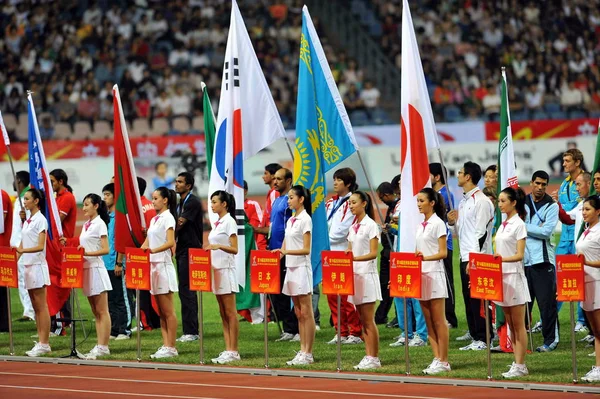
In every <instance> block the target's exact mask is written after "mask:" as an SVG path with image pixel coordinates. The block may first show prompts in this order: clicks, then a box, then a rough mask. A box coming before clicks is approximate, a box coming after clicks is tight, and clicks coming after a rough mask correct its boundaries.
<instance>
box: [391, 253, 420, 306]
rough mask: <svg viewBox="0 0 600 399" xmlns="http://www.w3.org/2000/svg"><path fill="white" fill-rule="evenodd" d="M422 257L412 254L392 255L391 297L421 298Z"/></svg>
mask: <svg viewBox="0 0 600 399" xmlns="http://www.w3.org/2000/svg"><path fill="white" fill-rule="evenodd" d="M421 262H422V258H421V257H420V256H415V254H414V253H410V252H392V253H391V254H390V296H392V297H394V298H421Z"/></svg>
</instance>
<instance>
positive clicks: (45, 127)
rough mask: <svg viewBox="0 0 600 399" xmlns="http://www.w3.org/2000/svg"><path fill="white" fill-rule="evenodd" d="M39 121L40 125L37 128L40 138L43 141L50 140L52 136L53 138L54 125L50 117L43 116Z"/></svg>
mask: <svg viewBox="0 0 600 399" xmlns="http://www.w3.org/2000/svg"><path fill="white" fill-rule="evenodd" d="M41 119H42V123H41V124H40V126H39V129H40V137H41V138H42V139H43V140H47V139H51V138H52V136H54V123H53V121H52V117H51V116H50V115H44V116H43V117H42V118H41Z"/></svg>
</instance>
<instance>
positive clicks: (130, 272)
mask: <svg viewBox="0 0 600 399" xmlns="http://www.w3.org/2000/svg"><path fill="white" fill-rule="evenodd" d="M125 276H126V279H125V283H126V285H127V288H129V289H130V290H149V289H150V252H148V251H144V250H143V249H140V248H125Z"/></svg>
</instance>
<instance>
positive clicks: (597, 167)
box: [582, 121, 600, 227]
mask: <svg viewBox="0 0 600 399" xmlns="http://www.w3.org/2000/svg"><path fill="white" fill-rule="evenodd" d="M598 171H600V121H598V135H597V136H596V150H595V151H594V167H593V168H592V170H591V171H590V172H591V173H592V177H594V175H595V174H596V172H598ZM596 194H598V193H597V192H596V188H595V187H594V185H593V184H592V187H590V195H596ZM582 227H583V226H582Z"/></svg>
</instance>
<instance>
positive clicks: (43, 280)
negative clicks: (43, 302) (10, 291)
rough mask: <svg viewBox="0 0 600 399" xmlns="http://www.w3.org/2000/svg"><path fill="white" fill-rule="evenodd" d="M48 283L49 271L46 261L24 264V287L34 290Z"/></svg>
mask: <svg viewBox="0 0 600 399" xmlns="http://www.w3.org/2000/svg"><path fill="white" fill-rule="evenodd" d="M48 285H50V271H49V270H48V264H47V263H37V264H35V265H25V289H27V290H34V289H37V288H42V287H46V286H48Z"/></svg>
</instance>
